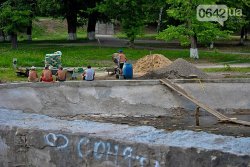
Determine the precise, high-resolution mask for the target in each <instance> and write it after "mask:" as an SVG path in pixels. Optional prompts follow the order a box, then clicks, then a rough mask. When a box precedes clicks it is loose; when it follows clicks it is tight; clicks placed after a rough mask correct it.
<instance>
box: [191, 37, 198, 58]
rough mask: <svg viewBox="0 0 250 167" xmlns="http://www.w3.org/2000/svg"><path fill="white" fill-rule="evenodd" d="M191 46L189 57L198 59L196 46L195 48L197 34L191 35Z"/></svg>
mask: <svg viewBox="0 0 250 167" xmlns="http://www.w3.org/2000/svg"><path fill="white" fill-rule="evenodd" d="M190 40H191V48H190V57H191V58H194V59H199V54H198V48H197V36H196V35H195V36H191V37H190Z"/></svg>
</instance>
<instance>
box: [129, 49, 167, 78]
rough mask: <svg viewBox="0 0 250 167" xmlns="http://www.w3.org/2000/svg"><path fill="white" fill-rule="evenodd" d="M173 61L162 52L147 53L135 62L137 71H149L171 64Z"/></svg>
mask: <svg viewBox="0 0 250 167" xmlns="http://www.w3.org/2000/svg"><path fill="white" fill-rule="evenodd" d="M171 63H172V61H170V60H169V59H168V58H166V57H165V56H164V55H161V54H152V55H147V56H145V57H143V58H141V59H139V60H138V61H137V62H136V63H135V64H134V72H135V73H148V72H150V71H153V70H158V69H160V68H163V67H166V66H168V65H170V64H171Z"/></svg>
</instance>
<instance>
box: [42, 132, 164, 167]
mask: <svg viewBox="0 0 250 167" xmlns="http://www.w3.org/2000/svg"><path fill="white" fill-rule="evenodd" d="M45 143H46V144H47V145H48V146H51V147H55V148H56V149H66V148H68V147H69V139H68V137H66V136H65V135H62V134H54V133H49V134H47V135H45ZM76 148H77V153H76V154H77V156H78V157H79V158H92V157H93V158H94V160H98V161H112V162H113V163H114V164H115V166H119V157H122V159H123V161H124V162H126V164H127V166H128V167H132V166H134V164H133V163H137V164H139V165H140V166H141V167H144V166H148V164H149V161H151V163H152V161H153V167H160V162H159V161H157V160H152V159H149V157H148V156H147V155H144V156H142V155H137V154H136V152H135V149H134V148H133V147H131V146H124V145H123V146H119V144H114V143H110V142H106V141H101V140H100V141H95V142H91V141H90V139H89V138H88V137H82V138H80V139H79V141H78V142H76Z"/></svg>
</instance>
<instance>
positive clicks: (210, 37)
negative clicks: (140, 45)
mask: <svg viewBox="0 0 250 167" xmlns="http://www.w3.org/2000/svg"><path fill="white" fill-rule="evenodd" d="M167 3H168V4H169V9H168V10H167V13H168V15H169V16H170V17H173V18H174V19H175V20H179V21H180V24H179V25H177V26H173V25H170V26H168V28H167V29H165V30H163V31H162V32H161V33H160V34H159V36H158V39H164V40H167V41H170V40H173V39H178V40H179V41H180V43H181V45H184V46H188V45H190V44H191V49H190V57H196V58H198V50H197V43H198V42H200V43H204V44H209V43H211V42H213V41H214V40H215V39H217V38H226V37H228V35H229V33H230V31H228V30H221V26H220V25H219V24H218V23H214V22H201V21H198V20H197V18H196V8H197V7H198V5H201V4H206V5H207V4H215V0H188V1H187V0H178V1H176V0H167Z"/></svg>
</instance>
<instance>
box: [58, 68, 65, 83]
mask: <svg viewBox="0 0 250 167" xmlns="http://www.w3.org/2000/svg"><path fill="white" fill-rule="evenodd" d="M56 80H57V81H66V72H65V71H64V70H63V68H62V67H59V68H58V70H57V72H56Z"/></svg>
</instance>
